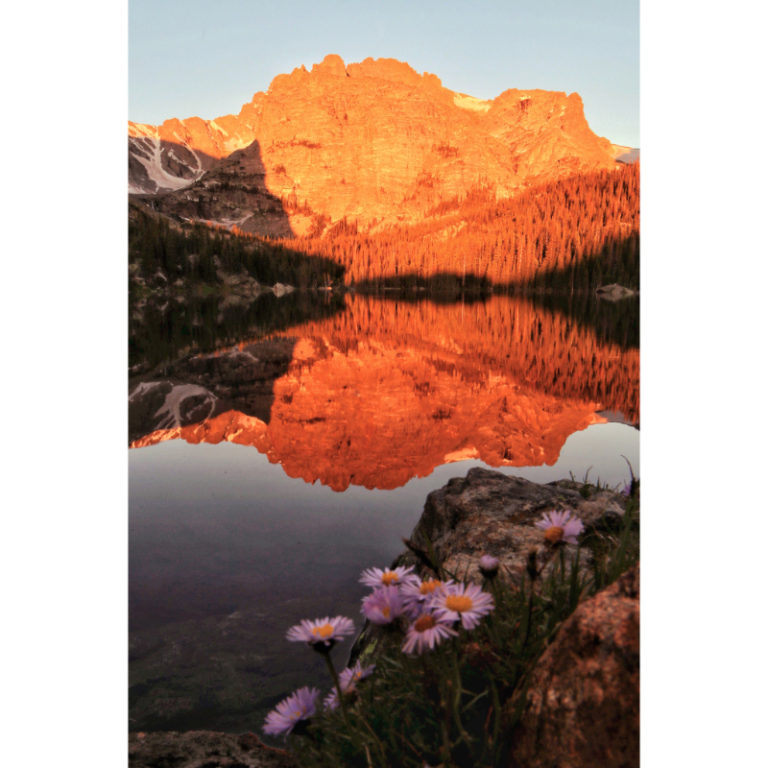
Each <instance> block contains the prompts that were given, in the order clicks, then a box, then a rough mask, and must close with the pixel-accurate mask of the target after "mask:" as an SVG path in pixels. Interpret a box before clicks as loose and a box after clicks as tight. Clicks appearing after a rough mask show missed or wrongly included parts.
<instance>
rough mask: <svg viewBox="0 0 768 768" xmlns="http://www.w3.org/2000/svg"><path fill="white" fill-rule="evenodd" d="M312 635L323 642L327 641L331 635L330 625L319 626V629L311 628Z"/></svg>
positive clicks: (331, 626) (331, 627)
mask: <svg viewBox="0 0 768 768" xmlns="http://www.w3.org/2000/svg"><path fill="white" fill-rule="evenodd" d="M312 634H313V635H314V636H315V637H321V638H322V639H323V640H327V639H328V638H329V637H330V636H331V635H332V634H333V625H332V624H328V623H326V624H321V625H320V626H319V627H312Z"/></svg>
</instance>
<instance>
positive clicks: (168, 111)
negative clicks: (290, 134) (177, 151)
mask: <svg viewBox="0 0 768 768" xmlns="http://www.w3.org/2000/svg"><path fill="white" fill-rule="evenodd" d="M128 10H129V41H128V51H129V110H128V115H129V119H131V120H134V121H136V122H145V123H152V124H157V123H160V122H162V121H163V120H164V119H166V118H169V117H179V118H184V117H190V116H192V115H198V116H200V117H203V118H206V119H211V118H214V117H217V116H219V115H224V114H229V113H236V112H238V111H239V109H240V107H241V105H242V104H244V103H245V102H246V101H250V99H251V96H252V95H253V94H254V93H255V92H256V91H263V90H266V89H267V87H268V86H269V83H270V81H271V80H272V78H274V77H275V76H276V75H278V74H281V73H284V72H290V71H291V70H292V69H294V68H295V67H298V66H301V65H302V64H304V65H305V66H307V67H308V68H309V67H310V66H311V65H312V64H314V63H316V62H319V61H322V59H323V58H324V56H325V55H326V54H328V53H337V54H339V55H340V56H341V57H342V58H343V59H344V61H345V62H347V63H349V62H353V61H362V60H363V59H364V58H366V57H368V56H373V57H374V58H379V57H391V58H395V59H400V60H402V61H407V62H408V63H409V64H410V65H411V66H412V67H413V68H414V69H415V70H417V71H418V72H424V71H427V72H432V73H434V74H436V75H438V77H440V78H441V80H442V82H443V85H444V86H446V87H447V88H451V89H452V90H455V91H462V92H464V93H468V94H470V95H472V96H476V97H478V98H486V99H489V98H494V97H495V96H497V95H498V94H499V93H501V92H502V91H505V90H506V89H507V88H544V89H547V90H555V91H566V92H567V93H571V92H573V91H577V92H578V93H580V94H581V96H582V98H583V100H584V106H585V112H586V115H587V120H588V121H589V123H590V126H591V127H592V129H593V130H594V131H595V132H596V133H597V134H599V135H601V136H605V137H607V138H609V139H610V140H611V141H613V142H615V143H617V144H627V145H630V146H635V147H637V146H639V141H640V138H639V114H638V113H639V18H638V13H639V11H638V0H571V1H569V0H518V1H517V2H515V1H514V0H512V1H510V0H507V2H504V1H503V0H479V1H478V2H474V3H470V2H454V1H453V0H405V1H404V0H387V2H383V1H382V2H367V1H366V2H363V1H361V0H337V1H336V2H322V1H320V0H318V1H316V2H311V1H310V2H307V1H306V0H284V1H283V2H261V1H259V0H255V1H253V2H248V0H219V1H218V2H216V3H213V2H210V0H208V1H206V2H203V0H184V1H183V2H182V1H181V0H129V4H128Z"/></svg>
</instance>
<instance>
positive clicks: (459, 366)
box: [132, 297, 638, 490]
mask: <svg viewBox="0 0 768 768" xmlns="http://www.w3.org/2000/svg"><path fill="white" fill-rule="evenodd" d="M286 335H288V336H293V337H295V338H296V339H297V340H296V342H295V343H294V345H293V359H292V361H291V362H290V363H289V364H288V365H287V369H286V370H285V371H284V372H281V373H280V375H279V376H278V377H277V378H275V380H274V383H273V386H272V394H273V400H272V405H271V410H270V413H269V419H268V422H264V421H262V420H260V419H258V418H255V417H253V416H248V415H246V414H244V413H242V412H237V410H227V411H226V412H223V413H219V414H215V415H213V416H212V417H211V418H208V419H205V420H203V421H202V422H198V423H194V424H188V425H185V426H181V425H180V426H176V427H172V428H170V429H169V428H164V429H160V430H158V429H155V430H153V431H150V430H147V431H148V434H146V435H145V436H143V437H141V438H139V439H137V440H136V441H135V442H134V443H133V444H132V445H133V447H140V446H142V445H150V444H152V443H155V442H159V441H161V440H167V439H175V438H178V437H181V438H183V439H185V440H187V441H189V442H201V441H205V442H213V443H215V442H219V441H221V440H229V441H231V442H237V443H240V444H244V445H254V446H255V447H256V448H257V449H258V450H259V451H261V452H262V453H266V454H267V456H268V457H269V460H270V461H272V462H279V463H280V464H281V465H282V467H283V469H284V470H285V472H286V473H287V474H288V475H290V476H292V477H301V478H303V479H304V480H306V481H307V482H314V481H316V480H319V481H320V482H322V483H323V484H325V485H328V486H330V487H331V488H333V489H335V490H343V489H344V488H347V487H348V486H349V485H350V484H354V485H362V486H365V487H368V488H395V487H398V486H401V485H404V484H405V483H406V482H408V480H410V479H411V478H412V477H416V476H425V475H428V474H429V473H430V472H432V470H433V469H434V468H435V467H436V466H439V465H441V464H444V463H447V462H451V461H458V460H462V459H469V458H477V459H481V460H482V461H484V462H486V463H487V464H490V465H491V466H500V465H506V466H535V465H541V464H553V463H554V462H555V461H557V458H558V456H559V453H560V450H561V448H562V446H563V443H564V442H565V440H566V439H567V437H568V436H569V435H570V434H572V433H573V432H575V431H577V430H581V429H584V428H586V427H587V426H589V425H590V424H593V423H597V422H600V421H603V420H604V419H603V418H602V417H600V416H599V415H597V414H596V411H597V410H600V409H603V408H605V409H611V410H617V411H622V412H623V413H624V414H625V415H626V416H627V418H629V419H635V418H636V414H637V375H638V354H637V350H636V349H635V350H631V349H630V350H622V349H621V348H619V347H615V346H613V345H605V344H600V343H599V342H598V341H597V339H596V338H594V337H593V336H592V335H591V333H590V332H587V331H584V330H579V329H578V328H577V327H576V326H575V325H573V324H571V323H568V322H566V321H565V320H563V319H562V318H561V317H560V316H558V315H555V314H549V313H546V312H537V311H534V310H533V308H532V307H531V306H530V305H529V304H527V303H525V302H522V301H514V300H510V299H503V298H494V299H492V300H490V301H488V302H486V303H484V304H478V305H469V306H466V307H462V306H461V305H452V306H438V305H434V304H431V303H429V302H421V303H413V304H409V303H403V302H397V303H395V302H385V301H377V300H372V299H368V298H363V297H348V311H347V312H345V313H343V314H342V315H339V316H335V317H332V318H330V319H327V320H322V321H316V322H311V323H307V324H305V325H302V326H298V327H296V328H294V329H292V330H291V332H290V333H288V334H286ZM267 343H269V341H268V340H267V341H265V342H254V346H253V347H249V346H248V343H247V342H246V343H244V345H243V347H244V349H245V350H246V351H247V352H248V354H254V355H256V356H258V345H259V344H267ZM206 384H207V386H208V387H209V389H210V391H211V392H212V393H215V391H216V386H215V383H211V382H206ZM186 386H189V385H186ZM190 391H193V390H192V389H191V388H190ZM212 396H213V395H212ZM198 397H199V395H198ZM214 410H215V408H214Z"/></svg>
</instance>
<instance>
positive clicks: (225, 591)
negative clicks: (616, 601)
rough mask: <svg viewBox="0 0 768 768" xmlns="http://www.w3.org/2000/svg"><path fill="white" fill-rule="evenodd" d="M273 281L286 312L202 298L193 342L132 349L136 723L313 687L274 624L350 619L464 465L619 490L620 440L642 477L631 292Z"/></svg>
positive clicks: (234, 724) (250, 723) (178, 723)
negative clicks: (438, 291)
mask: <svg viewBox="0 0 768 768" xmlns="http://www.w3.org/2000/svg"><path fill="white" fill-rule="evenodd" d="M284 298H286V299H288V301H289V302H290V301H293V302H294V304H290V303H289V304H286V305H282V306H283V308H282V309H281V312H282V313H283V316H284V317H286V318H287V319H286V321H285V322H284V323H283V325H284V326H285V327H277V328H275V327H269V328H268V329H267V330H266V331H264V330H261V332H260V331H259V329H258V328H257V329H256V330H255V331H254V329H253V328H251V327H242V326H241V327H236V328H235V331H233V330H232V328H231V326H227V324H226V318H223V317H222V313H221V312H219V313H218V314H217V313H211V312H209V313H208V315H207V316H206V317H207V319H206V323H207V326H206V329H205V333H206V337H205V338H206V340H207V342H206V343H205V344H203V343H195V340H194V339H193V342H192V343H188V342H187V341H185V347H184V348H183V349H179V348H178V345H177V347H176V348H175V349H174V346H173V342H172V340H170V339H169V336H170V333H169V334H168V335H167V337H166V338H164V340H163V347H162V348H163V353H164V354H166V355H167V353H168V351H169V350H170V351H171V353H172V354H170V356H168V357H166V359H165V360H164V361H162V362H161V363H159V364H158V361H157V360H153V359H150V358H151V355H150V354H148V353H147V354H145V355H144V363H145V364H144V365H143V366H142V361H141V360H139V361H137V360H133V361H132V363H133V365H134V368H135V370H138V371H139V373H138V374H137V375H136V376H134V378H133V379H132V381H131V403H130V420H131V441H132V446H133V447H132V449H131V451H130V534H129V536H130V538H129V543H130V602H129V607H130V632H131V637H130V653H131V659H130V682H131V691H130V713H129V714H130V717H131V723H130V726H131V729H132V730H152V729H186V728H212V729H222V730H233V731H241V730H255V729H257V728H259V727H260V725H261V722H262V720H263V717H264V714H265V713H266V711H267V710H268V709H270V708H271V707H272V706H273V705H274V704H275V703H276V702H277V701H279V700H280V699H281V698H283V697H284V696H285V695H287V694H288V693H289V692H290V691H292V690H293V689H294V688H296V687H299V686H301V685H306V684H317V685H319V686H320V687H321V688H325V687H327V686H326V683H325V678H324V671H323V669H322V668H321V662H320V660H319V659H316V658H314V656H315V655H314V654H311V653H309V652H307V651H306V650H305V649H304V648H301V647H299V646H297V645H295V644H292V643H288V642H287V641H285V640H284V635H285V631H286V629H287V628H288V627H289V626H290V625H291V624H293V623H296V622H297V621H299V620H300V619H301V618H314V617H317V616H324V615H326V614H330V615H335V614H337V613H343V614H346V615H349V616H352V617H353V618H355V620H356V621H358V619H359V616H360V614H359V605H360V598H361V597H362V595H363V594H364V592H365V591H366V590H364V589H363V587H362V586H361V585H359V584H358V583H357V579H358V577H359V574H360V571H361V570H362V569H363V568H365V567H369V566H373V565H375V566H384V565H386V564H388V563H389V562H391V560H392V559H393V558H394V557H395V556H396V555H397V554H398V553H399V552H400V551H401V549H402V541H401V539H402V537H403V536H408V535H409V534H410V532H411V530H412V528H413V526H414V525H415V523H416V522H417V520H418V518H419V515H420V514H421V510H422V508H423V504H424V500H425V498H426V496H427V494H428V493H429V492H430V491H432V490H434V489H436V488H439V487H441V486H442V485H444V484H445V483H446V482H447V481H448V480H449V479H450V478H452V477H457V476H463V475H465V474H466V472H467V471H468V470H469V469H470V468H471V467H474V466H486V467H494V468H497V469H498V470H499V471H501V472H504V473H506V474H511V475H518V476H522V477H526V478H528V479H530V480H534V481H537V482H548V481H550V480H556V479H560V478H563V477H568V476H569V475H570V474H572V475H573V476H575V477H576V478H577V479H582V478H584V476H585V475H586V474H587V472H589V477H590V479H592V480H597V479H598V478H599V479H600V481H601V482H604V483H609V484H611V485H619V484H622V483H623V482H625V481H626V480H627V479H628V476H629V472H628V469H627V464H626V462H625V460H624V458H622V456H626V457H627V459H628V460H629V461H630V462H631V464H632V466H633V468H634V469H635V471H636V473H637V474H639V462H638V436H639V432H638V430H637V428H636V426H635V425H636V423H637V420H638V402H637V392H638V368H639V359H638V349H637V346H636V343H637V335H636V311H637V307H636V304H629V305H624V306H619V307H615V306H605V307H600V306H598V305H595V304H594V303H593V302H586V303H585V304H584V305H583V306H574V305H573V304H571V305H567V304H566V305H564V306H547V307H544V306H535V305H533V304H531V303H529V302H527V301H523V300H513V299H507V298H493V299H490V300H488V301H485V302H477V303H474V304H463V305H459V304H452V305H438V304H434V303H432V302H426V301H422V302H405V301H383V300H378V299H372V298H367V297H354V296H347V297H343V300H342V301H339V299H338V297H335V298H333V299H332V300H328V299H326V300H325V301H324V302H323V303H322V305H321V306H320V308H319V309H318V308H317V307H310V311H302V309H303V310H306V309H307V308H306V306H304V307H302V306H301V305H300V302H306V298H300V297H294V298H293V299H292V298H291V297H284ZM271 300H272V299H270V301H271ZM285 307H287V309H286V308H285ZM174 311H177V312H181V313H182V319H181V320H178V319H177V320H175V321H174V323H173V324H171V325H172V326H173V328H175V329H176V330H178V328H179V327H181V325H180V323H185V322H188V323H189V327H191V328H194V327H199V326H195V316H194V312H195V309H194V308H188V307H187V308H183V309H182V310H179V308H176V309H175V310H174ZM247 311H249V312H251V313H254V312H255V313H256V315H255V316H256V317H257V318H261V317H262V315H263V312H264V310H258V311H257V310H254V309H252V308H251V309H248V310H247ZM184 312H187V313H189V316H183V315H184ZM259 312H261V313H262V314H259ZM633 313H634V314H633ZM230 315H231V310H230ZM242 315H243V312H242V311H241V312H240V313H239V314H238V313H236V315H235V316H236V317H238V318H242ZM273 316H274V315H273ZM216 320H218V322H219V325H220V326H221V327H220V328H218V329H217V328H216V327H215V325H216ZM238 322H241V320H238ZM171 325H169V328H170V327H171ZM278 325H279V323H278ZM155 326H156V324H155ZM211 326H213V327H211ZM273 326H274V323H273ZM220 339H224V341H223V343H221V342H220V341H219V340H220ZM142 344H143V347H142ZM134 346H137V347H141V348H142V349H144V351H145V352H146V351H147V350H149V348H150V345H149V344H148V343H146V342H145V340H142V339H139V340H138V342H137V344H135V345H134ZM174 354H175V356H174ZM147 361H148V362H147ZM142 368H143V370H142ZM361 624H362V622H360V621H358V626H361ZM347 647H348V643H347V644H344V645H341V646H340V647H339V648H338V649H337V650H336V651H335V654H336V659H337V663H338V664H343V661H344V658H345V653H346V651H347Z"/></svg>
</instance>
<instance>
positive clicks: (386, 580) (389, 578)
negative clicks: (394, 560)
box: [381, 571, 400, 586]
mask: <svg viewBox="0 0 768 768" xmlns="http://www.w3.org/2000/svg"><path fill="white" fill-rule="evenodd" d="M398 581H400V579H399V578H398V575H397V574H396V573H395V572H394V571H384V573H382V574H381V583H382V584H386V585H387V586H389V585H390V584H393V583H394V584H396V583H397V582H398Z"/></svg>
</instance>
